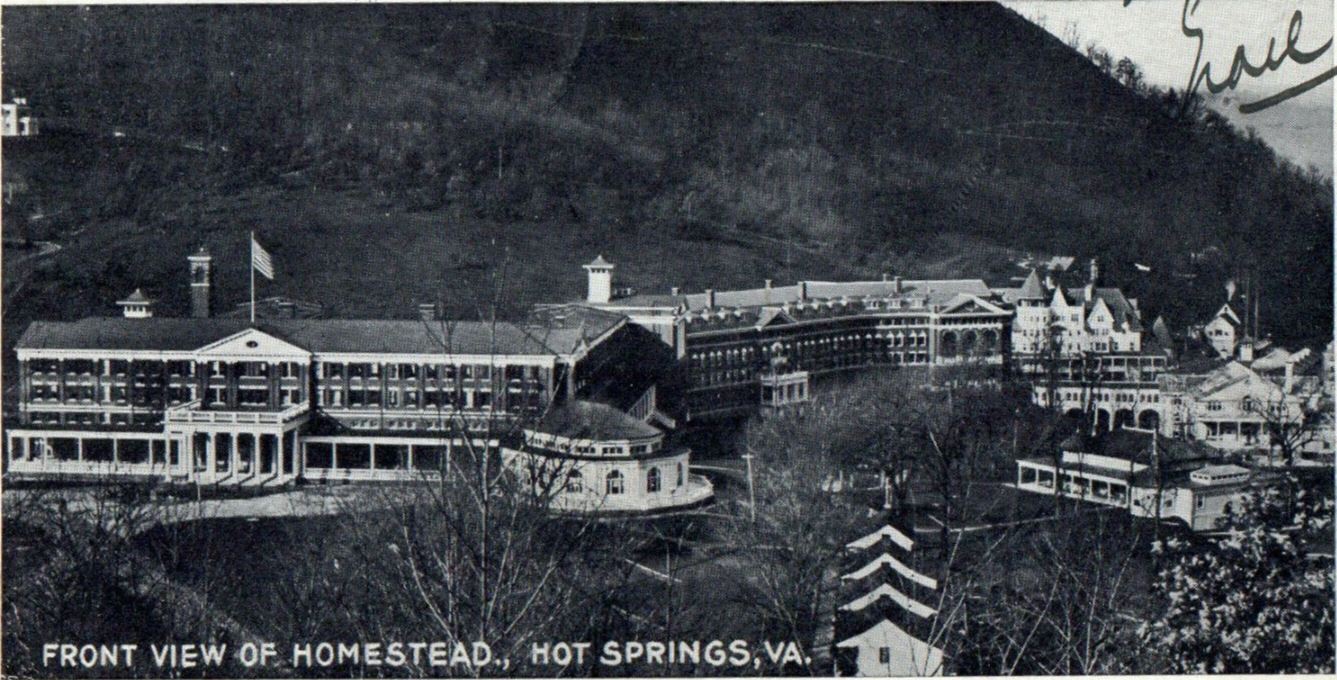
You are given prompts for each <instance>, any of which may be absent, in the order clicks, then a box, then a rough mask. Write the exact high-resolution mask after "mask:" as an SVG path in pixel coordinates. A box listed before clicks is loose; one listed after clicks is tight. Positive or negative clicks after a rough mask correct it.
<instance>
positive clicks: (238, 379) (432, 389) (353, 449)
mask: <svg viewBox="0 0 1337 680" xmlns="http://www.w3.org/2000/svg"><path fill="white" fill-rule="evenodd" d="M189 261H190V267H191V286H192V298H191V299H192V314H191V317H190V318H162V317H155V316H154V315H153V313H152V302H151V301H150V300H149V299H148V298H147V297H146V296H145V295H144V294H143V293H142V292H140V291H136V292H135V294H133V295H131V296H130V297H128V298H126V299H125V300H122V301H120V303H119V304H120V305H121V306H122V308H123V315H122V316H121V317H94V318H85V319H81V320H78V321H72V322H50V321H36V322H33V323H32V324H31V325H30V326H29V327H28V328H27V329H26V331H25V332H24V333H23V335H22V337H20V338H19V340H18V342H17V354H18V365H19V380H20V384H19V391H20V400H19V404H18V413H17V417H16V418H15V419H13V420H12V421H11V422H7V423H6V425H7V427H6V433H5V444H6V448H7V456H6V463H7V470H8V472H9V473H10V474H18V475H37V476H47V475H57V476H66V477H69V476H84V477H95V478H103V477H139V478H158V479H165V480H171V481H180V482H198V483H205V484H220V485H247V486H278V485H283V484H286V483H289V482H293V481H295V480H298V479H301V480H307V481H321V480H330V481H396V480H410V479H416V478H420V477H422V476H429V477H430V476H432V475H439V474H443V473H445V472H446V471H448V469H449V467H448V466H449V461H450V457H451V454H452V450H454V449H456V448H457V447H459V446H461V445H463V444H464V443H465V439H464V438H465V437H469V438H470V439H469V441H470V442H471V443H476V442H475V440H477V439H479V438H482V439H489V438H491V440H490V441H482V442H481V444H482V445H483V446H490V447H500V448H502V449H512V451H511V453H514V452H517V451H525V450H528V449H529V448H530V447H531V446H548V447H549V448H551V445H552V443H553V441H554V440H553V437H554V436H561V437H565V438H566V440H569V441H570V442H574V444H575V445H577V446H578V447H579V448H578V450H573V451H571V452H570V455H569V456H567V460H569V461H575V462H574V463H571V464H569V465H567V468H566V469H565V472H568V473H570V472H576V473H577V474H579V470H580V469H581V468H582V467H585V466H586V464H588V467H589V468H590V470H589V474H596V473H597V474H598V476H599V478H598V479H593V478H589V481H588V482H586V483H585V484H583V485H577V484H571V485H570V488H569V489H567V488H566V487H563V489H562V491H563V493H566V491H568V490H569V491H570V494H568V495H571V494H574V495H576V496H579V499H580V501H579V503H578V505H579V506H580V507H581V508H583V509H600V508H601V507H602V506H603V505H607V507H608V509H612V510H631V511H636V510H648V509H660V508H666V507H677V506H682V505H688V504H694V503H698V502H701V501H703V500H706V499H708V498H709V497H710V495H711V490H710V485H709V483H708V482H705V481H704V480H703V479H700V478H693V477H689V476H688V475H687V473H686V472H685V470H684V468H685V467H686V466H687V464H688V462H689V454H688V452H686V451H680V450H671V449H670V448H668V447H665V446H663V434H662V433H661V432H660V431H659V430H657V429H656V428H655V427H653V426H652V425H650V424H649V423H650V422H660V423H669V424H671V423H672V422H673V421H672V418H671V417H669V416H667V415H666V414H665V413H663V412H662V411H661V410H660V409H659V407H658V404H657V402H656V391H655V390H656V388H655V380H656V376H655V375H653V367H654V366H655V362H654V360H653V359H654V356H655V349H656V348H661V349H662V345H660V343H658V342H657V341H656V340H655V339H653V338H648V341H647V336H648V334H647V333H646V332H645V331H644V330H643V329H641V328H640V327H638V326H635V325H632V324H628V323H627V320H626V318H625V317H623V316H620V315H617V314H610V313H607V312H600V311H598V310H592V309H588V308H572V309H565V310H559V311H552V310H549V311H548V312H547V313H544V314H536V315H535V316H534V318H532V319H531V320H529V321H526V322H523V323H505V322H499V323H496V324H492V323H482V322H468V321H448V320H443V319H438V318H436V315H435V313H434V309H435V308H434V306H432V305H427V306H426V307H425V308H423V309H420V312H421V318H419V319H414V320H350V319H297V318H290V319H265V320H261V321H258V322H250V321H248V320H246V319H233V318H217V317H213V316H211V314H210V309H209V286H210V272H209V269H210V262H211V258H210V257H209V255H208V254H207V253H204V252H200V253H197V254H195V255H193V256H191V257H190V258H189ZM662 353H664V354H666V353H667V352H666V351H663V352H662ZM668 363H670V364H671V363H672V361H671V359H670V360H669V362H668ZM647 367H649V368H647ZM587 400H603V401H605V402H608V403H597V402H596V401H587ZM610 413H615V414H616V415H617V417H616V418H613V419H611V421H610V419H609V418H608V416H609V414H610ZM633 413H634V414H636V415H634V416H633V415H631V414H633ZM555 414H562V417H560V418H557V417H556V416H555ZM594 415H598V416H600V418H598V421H599V422H592V421H591V417H592V416H594ZM498 422H504V423H514V424H515V425H516V426H515V428H514V433H515V435H516V436H514V437H511V438H503V437H500V436H498V435H497V434H496V433H497V432H501V431H506V428H497V427H496V426H495V424H496V423H498ZM610 422H615V423H616V426H615V427H614V426H611V425H610ZM550 426H551V427H555V428H557V429H556V430H554V431H552V432H548V431H547V429H548V428H549V427H550ZM628 432H634V433H635V436H627V434H626V433H628ZM504 457H506V458H508V459H513V458H514V456H509V455H504ZM588 477H589V475H587V478H588ZM605 501H606V502H605ZM563 504H566V505H570V504H571V503H567V502H565V501H563V502H562V503H559V505H563Z"/></svg>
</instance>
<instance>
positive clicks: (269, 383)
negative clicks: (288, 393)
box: [265, 361, 281, 408]
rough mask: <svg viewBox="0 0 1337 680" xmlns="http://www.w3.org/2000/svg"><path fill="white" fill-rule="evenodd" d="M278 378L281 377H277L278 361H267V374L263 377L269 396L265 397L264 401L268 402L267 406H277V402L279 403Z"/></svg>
mask: <svg viewBox="0 0 1337 680" xmlns="http://www.w3.org/2000/svg"><path fill="white" fill-rule="evenodd" d="M280 379H281V378H280V377H279V362H277V361H271V362H269V370H268V372H267V375H266V377H265V383H266V384H265V387H266V390H267V392H268V394H269V396H268V397H266V398H265V399H266V403H268V404H269V408H275V407H277V406H278V404H279V380H280Z"/></svg>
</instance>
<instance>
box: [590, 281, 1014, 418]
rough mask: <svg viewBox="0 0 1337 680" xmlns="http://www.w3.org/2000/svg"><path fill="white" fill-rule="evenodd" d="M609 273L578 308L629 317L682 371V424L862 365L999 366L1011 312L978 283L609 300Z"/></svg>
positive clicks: (821, 285)
mask: <svg viewBox="0 0 1337 680" xmlns="http://www.w3.org/2000/svg"><path fill="white" fill-rule="evenodd" d="M613 268H614V266H613V264H611V263H609V262H608V261H606V260H605V259H604V258H603V257H602V256H600V257H599V258H597V259H595V260H594V261H593V262H591V263H589V264H588V265H585V269H586V270H587V271H588V272H589V287H588V296H587V299H586V301H585V304H586V305H588V306H591V307H594V308H596V309H600V310H607V311H614V312H618V313H619V314H623V315H626V316H627V318H629V319H630V320H631V321H632V322H633V323H636V324H639V325H641V326H643V327H645V328H647V329H649V330H650V331H652V332H654V333H655V334H656V335H657V336H659V338H660V339H661V340H663V342H664V343H665V344H667V345H668V346H669V347H671V348H672V349H673V351H674V353H675V354H676V356H677V357H678V358H679V360H680V361H681V362H682V363H683V365H684V367H685V370H686V376H687V377H686V381H687V386H686V404H687V414H686V415H687V417H689V418H710V417H717V416H726V415H736V414H745V413H749V412H751V411H752V410H754V409H755V408H756V407H757V405H758V404H761V405H763V406H783V405H785V404H790V403H795V402H802V401H806V400H807V399H808V396H809V394H810V393H811V389H812V387H811V381H812V380H813V379H814V378H820V377H823V376H827V375H831V374H835V373H839V372H843V371H850V370H856V369H860V368H866V367H869V366H941V365H951V364H960V363H963V362H967V361H978V362H981V363H984V364H990V365H996V366H1001V365H1002V364H1003V363H1004V357H1005V356H1006V354H1007V352H1008V339H1009V325H1010V322H1011V318H1012V310H1011V307H1010V305H1007V304H1004V303H1002V301H1001V300H1000V299H999V297H998V296H997V295H996V294H995V293H994V291H992V290H991V289H990V288H989V286H988V285H986V284H985V283H984V282H983V281H981V280H979V279H952V280H914V281H909V280H902V279H901V278H900V277H894V278H892V277H886V278H884V280H881V281H852V282H827V281H800V282H798V283H796V284H794V285H788V286H777V285H774V284H773V282H771V281H766V282H765V284H764V285H763V286H762V287H760V288H751V289H743V290H712V289H708V290H705V291H703V292H701V293H692V294H683V293H682V292H681V291H679V290H678V289H676V288H675V289H671V290H670V291H669V292H668V293H667V294H632V295H627V296H623V297H617V296H615V295H614V293H615V291H616V289H615V288H614V286H613V285H612V276H613Z"/></svg>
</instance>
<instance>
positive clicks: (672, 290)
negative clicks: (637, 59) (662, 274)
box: [669, 286, 682, 297]
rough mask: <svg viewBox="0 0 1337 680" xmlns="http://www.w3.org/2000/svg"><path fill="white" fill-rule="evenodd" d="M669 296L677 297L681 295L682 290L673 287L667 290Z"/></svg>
mask: <svg viewBox="0 0 1337 680" xmlns="http://www.w3.org/2000/svg"><path fill="white" fill-rule="evenodd" d="M669 295H672V296H673V297H678V296H679V295H682V289H681V288H679V287H677V286H673V287H672V288H669Z"/></svg>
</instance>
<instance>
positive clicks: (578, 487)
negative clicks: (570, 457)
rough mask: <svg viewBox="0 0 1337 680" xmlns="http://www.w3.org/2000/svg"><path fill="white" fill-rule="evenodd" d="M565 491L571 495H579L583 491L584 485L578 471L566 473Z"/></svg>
mask: <svg viewBox="0 0 1337 680" xmlns="http://www.w3.org/2000/svg"><path fill="white" fill-rule="evenodd" d="M566 490H567V491H569V492H571V493H580V492H581V491H584V490H585V485H584V482H583V480H582V479H581V476H580V470H572V471H570V472H568V473H566Z"/></svg>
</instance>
